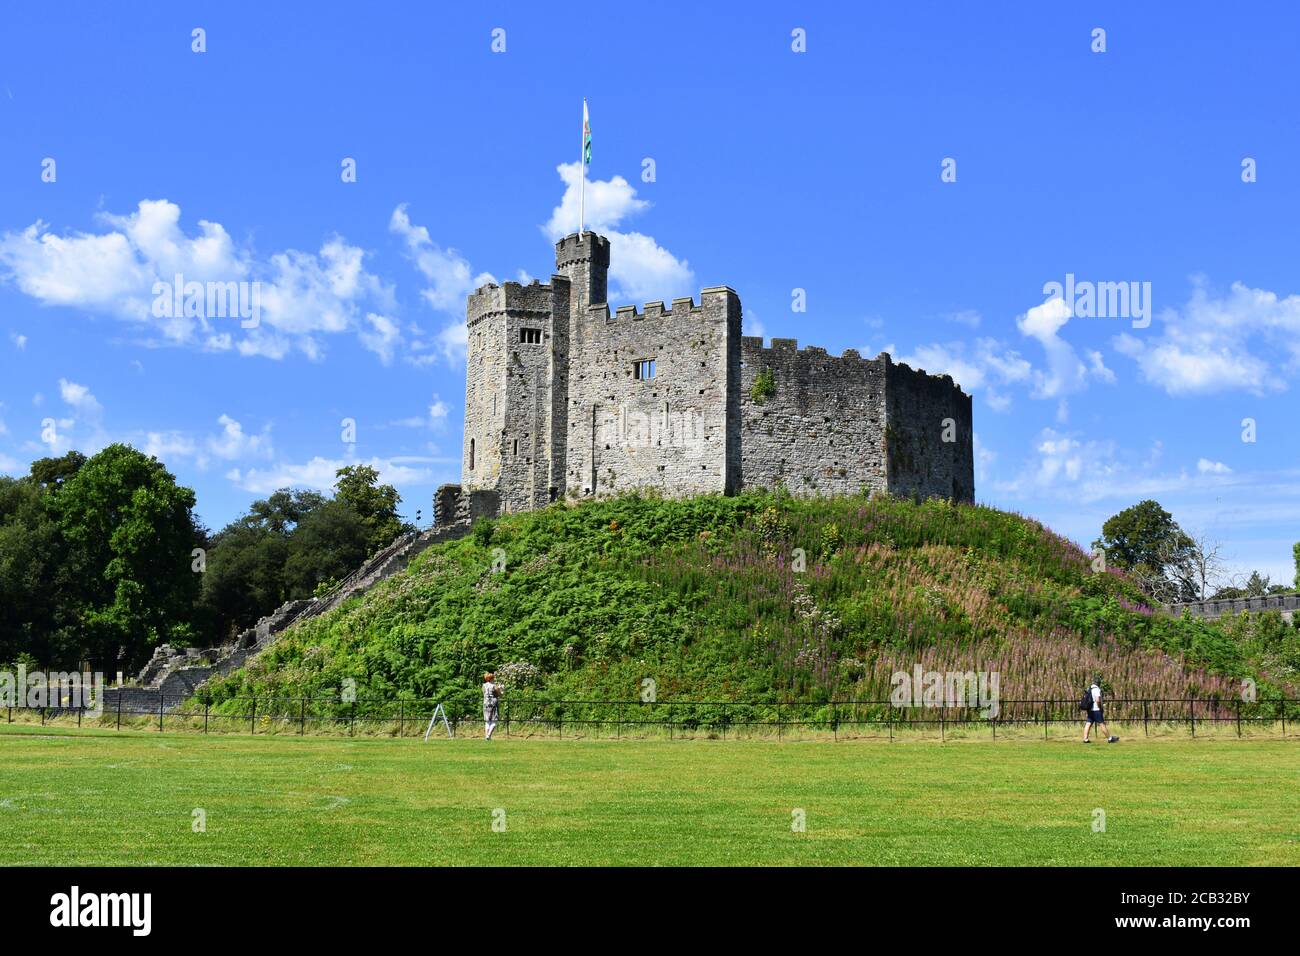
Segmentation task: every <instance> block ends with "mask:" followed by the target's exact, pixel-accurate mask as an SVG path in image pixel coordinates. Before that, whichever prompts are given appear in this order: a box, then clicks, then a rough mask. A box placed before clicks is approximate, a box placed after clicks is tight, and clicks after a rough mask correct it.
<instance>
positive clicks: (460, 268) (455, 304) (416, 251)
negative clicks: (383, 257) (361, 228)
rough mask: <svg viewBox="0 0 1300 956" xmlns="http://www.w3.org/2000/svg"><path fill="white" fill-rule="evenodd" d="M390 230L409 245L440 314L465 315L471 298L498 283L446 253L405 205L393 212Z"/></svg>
mask: <svg viewBox="0 0 1300 956" xmlns="http://www.w3.org/2000/svg"><path fill="white" fill-rule="evenodd" d="M388 229H389V231H390V232H392V233H395V234H396V235H398V236H401V237H402V239H403V240H404V241H405V242H406V250H407V254H408V255H409V256H410V258H411V261H412V262H414V263H415V267H416V268H417V269H418V270H419V271H420V274H421V275H423V276H424V277H425V278H426V279H428V280H429V283H430V284H429V286H428V287H427V288H426V289H425V290H424V291H423V292H422V293H421V295H423V296H424V298H425V301H427V302H428V303H429V305H431V306H432V307H433V308H435V309H437V310H438V311H440V312H453V313H459V312H463V311H464V309H465V297H466V296H467V295H469V294H470V293H471V292H473V291H474V290H475V289H477V288H478V287H479V286H482V285H486V284H487V283H489V282H496V279H494V278H493V277H492V274H491V273H488V272H481V273H479V274H478V275H474V273H473V269H471V268H470V264H469V260H467V259H466V258H465V257H464V256H462V255H461V254H460V253H459V252H457V251H456V250H455V249H443V248H442V247H441V246H439V245H438V244H437V243H436V242H434V241H433V240H432V239H431V238H430V236H429V230H428V229H427V228H426V227H424V226H417V225H415V224H413V223H412V222H411V217H410V216H409V215H407V212H406V204H405V203H403V204H402V205H400V206H398V207H397V208H396V209H394V210H393V214H392V216H390V217H389V220H388Z"/></svg>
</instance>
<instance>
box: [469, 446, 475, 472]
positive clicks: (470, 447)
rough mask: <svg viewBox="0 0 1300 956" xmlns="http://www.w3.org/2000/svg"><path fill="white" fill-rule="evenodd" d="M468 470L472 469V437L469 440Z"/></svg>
mask: <svg viewBox="0 0 1300 956" xmlns="http://www.w3.org/2000/svg"><path fill="white" fill-rule="evenodd" d="M469 470H470V471H473V470H474V439H472V438H471V439H470V440H469Z"/></svg>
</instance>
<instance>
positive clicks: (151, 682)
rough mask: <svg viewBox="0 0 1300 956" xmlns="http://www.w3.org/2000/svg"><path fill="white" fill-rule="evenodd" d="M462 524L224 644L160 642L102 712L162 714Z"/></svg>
mask: <svg viewBox="0 0 1300 956" xmlns="http://www.w3.org/2000/svg"><path fill="white" fill-rule="evenodd" d="M469 530H470V525H469V523H468V522H460V523H457V524H451V525H445V526H440V527H435V528H432V529H430V530H428V531H423V532H412V533H410V534H407V535H404V536H402V537H400V538H398V539H397V540H395V541H394V542H393V543H392V544H390V545H389V546H388V547H386V548H384V549H383V550H381V551H379V552H377V553H375V554H373V555H371V556H370V557H369V558H368V559H367V560H366V562H365V563H364V564H363V565H361V567H359V568H357V569H356V570H355V571H353V572H352V573H351V574H349V575H348V576H347V577H346V578H344V579H343V580H342V581H340V582H339V583H338V584H337V585H335V586H334V587H333V588H332V589H330V591H329V592H328V593H326V594H324V595H321V596H320V597H315V598H309V599H307V600H300V601H287V602H285V603H284V604H282V605H280V606H279V607H278V608H276V609H275V610H274V611H272V612H271V613H270V614H268V615H267V616H266V617H264V618H262V619H261V620H259V621H258V622H257V623H256V624H254V625H253V626H252V627H250V628H248V629H247V630H245V631H243V632H241V633H240V634H239V635H238V636H237V637H236V638H235V639H234V640H233V641H231V642H230V643H229V644H224V645H222V646H220V647H209V648H193V647H191V648H174V647H172V646H171V645H170V644H160V645H159V646H158V647H157V648H156V649H155V650H154V654H153V657H151V658H150V659H149V662H148V663H147V664H145V666H144V668H143V669H142V670H141V671H140V673H139V675H138V676H137V677H136V680H135V681H134V682H133V683H131V684H127V685H124V686H122V687H109V688H105V690H104V694H103V697H104V713H105V714H109V713H115V712H118V711H119V710H120V712H121V713H123V714H128V713H129V714H134V715H137V716H138V715H140V714H146V713H167V712H168V711H171V710H173V709H175V708H176V707H177V706H179V705H180V704H182V703H184V702H185V701H186V700H188V699H189V698H191V697H193V696H194V693H195V692H196V691H197V690H198V689H199V688H200V687H202V686H203V685H204V684H205V683H207V682H208V681H209V680H210V679H211V678H213V677H218V676H220V675H222V674H228V673H230V672H231V671H234V670H237V669H239V668H240V667H242V666H243V665H244V664H245V663H246V662H247V661H248V660H249V658H251V657H254V656H256V655H257V654H259V653H261V652H262V651H263V650H265V649H266V648H267V647H268V646H269V645H270V644H272V643H273V642H274V641H275V639H276V638H277V637H278V636H279V635H280V634H282V633H284V632H285V631H287V630H288V629H289V628H290V627H292V626H293V625H295V624H298V623H300V622H301V621H305V620H307V619H309V618H313V617H317V616H318V615H321V614H324V613H325V612H326V611H330V610H333V609H334V608H336V607H338V606H339V605H340V604H342V603H343V602H344V601H346V600H347V599H348V598H350V597H353V596H354V595H357V594H362V593H364V592H365V591H368V590H369V589H370V588H372V587H374V586H375V585H376V584H378V583H379V582H380V581H383V580H384V579H385V578H389V577H392V576H393V575H394V574H396V573H397V572H398V571H401V570H403V569H404V568H406V566H407V565H408V564H410V562H411V560H412V559H413V558H414V557H415V556H416V555H418V554H420V553H421V552H422V551H424V550H425V549H426V548H428V547H430V546H432V545H435V544H439V543H441V542H444V541H454V540H456V539H457V538H461V537H464V536H465V535H466V534H468V533H469Z"/></svg>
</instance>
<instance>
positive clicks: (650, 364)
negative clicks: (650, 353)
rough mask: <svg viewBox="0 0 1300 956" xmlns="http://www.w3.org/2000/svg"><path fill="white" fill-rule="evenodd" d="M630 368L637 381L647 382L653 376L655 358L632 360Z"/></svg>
mask: <svg viewBox="0 0 1300 956" xmlns="http://www.w3.org/2000/svg"><path fill="white" fill-rule="evenodd" d="M632 370H633V372H634V374H635V375H636V378H637V381H638V382H648V381H649V380H650V379H652V378H654V377H655V360H654V359H643V360H642V361H640V362H633V363H632Z"/></svg>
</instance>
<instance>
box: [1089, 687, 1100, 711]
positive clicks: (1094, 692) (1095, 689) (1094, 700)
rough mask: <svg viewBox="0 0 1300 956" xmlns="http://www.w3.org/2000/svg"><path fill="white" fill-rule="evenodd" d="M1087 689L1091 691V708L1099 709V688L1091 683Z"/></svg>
mask: <svg viewBox="0 0 1300 956" xmlns="http://www.w3.org/2000/svg"><path fill="white" fill-rule="evenodd" d="M1088 689H1089V690H1090V691H1092V709H1093V710H1101V688H1100V687H1098V686H1097V685H1096V684H1093V685H1092V686H1091V687H1089V688H1088Z"/></svg>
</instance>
